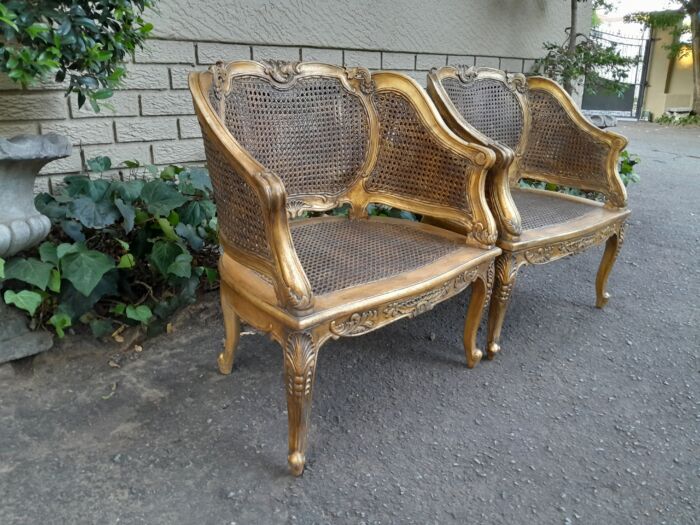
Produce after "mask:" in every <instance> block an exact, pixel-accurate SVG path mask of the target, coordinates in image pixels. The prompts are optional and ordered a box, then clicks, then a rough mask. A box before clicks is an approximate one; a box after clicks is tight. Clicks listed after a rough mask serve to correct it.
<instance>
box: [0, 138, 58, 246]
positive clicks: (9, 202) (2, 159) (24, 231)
mask: <svg viewBox="0 0 700 525" xmlns="http://www.w3.org/2000/svg"><path fill="white" fill-rule="evenodd" d="M70 153H71V145H70V142H69V140H68V139H67V138H66V137H63V136H61V135H55V134H48V135H18V136H16V137H13V138H11V139H2V138H0V257H4V258H7V257H9V256H11V255H14V254H15V253H17V252H20V251H22V250H25V249H27V248H30V247H31V246H34V245H35V244H38V243H39V242H41V241H42V240H43V239H44V238H45V237H46V236H47V235H48V233H49V230H50V229H51V221H49V218H48V217H46V216H45V215H42V214H41V213H39V212H38V211H37V209H36V207H35V206H34V179H35V178H36V176H37V174H38V173H39V170H40V169H41V168H43V167H44V166H45V165H46V164H48V163H49V162H51V161H52V160H56V159H60V158H63V157H67V156H68V155H70Z"/></svg>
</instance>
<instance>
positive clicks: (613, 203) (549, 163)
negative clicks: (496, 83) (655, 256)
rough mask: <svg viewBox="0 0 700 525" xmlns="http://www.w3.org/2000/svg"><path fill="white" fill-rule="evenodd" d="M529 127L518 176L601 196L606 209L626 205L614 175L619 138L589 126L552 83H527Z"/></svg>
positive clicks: (534, 79)
mask: <svg viewBox="0 0 700 525" xmlns="http://www.w3.org/2000/svg"><path fill="white" fill-rule="evenodd" d="M528 86H529V95H528V101H529V105H530V110H531V114H532V124H531V127H530V133H529V137H528V140H527V145H526V147H525V153H524V155H523V160H522V164H521V176H522V177H527V178H533V179H537V180H542V181H545V182H552V183H554V184H560V185H563V186H572V187H574V188H579V189H583V190H589V191H597V192H600V193H602V194H603V195H605V197H606V199H607V203H606V205H607V206H609V207H616V208H624V207H625V206H626V205H627V192H626V190H625V185H624V184H623V182H622V179H621V178H620V175H619V173H618V171H617V164H618V160H619V156H620V152H621V151H622V150H623V149H624V148H625V146H626V145H627V139H626V138H625V137H623V136H622V135H619V134H617V133H613V132H610V131H604V130H601V129H599V128H598V127H596V126H595V125H594V124H592V123H591V122H590V121H589V120H588V119H587V118H586V117H585V116H583V114H582V113H581V111H580V110H579V109H578V107H577V106H576V104H575V103H574V101H573V100H572V99H571V97H570V96H569V95H568V94H567V93H566V92H565V91H564V90H563V89H562V88H561V86H559V85H558V84H557V83H556V82H554V81H552V80H549V79H547V78H542V77H531V78H529V79H528Z"/></svg>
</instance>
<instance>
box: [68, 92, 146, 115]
mask: <svg viewBox="0 0 700 525" xmlns="http://www.w3.org/2000/svg"><path fill="white" fill-rule="evenodd" d="M70 113H71V115H72V117H73V118H86V117H102V118H107V117H133V116H136V115H138V114H139V96H138V93H135V92H132V91H115V92H114V95H112V97H111V98H108V99H107V100H105V101H104V104H101V106H100V112H99V113H95V112H94V111H93V110H92V107H91V106H90V103H89V102H86V103H85V104H84V105H83V107H82V108H80V109H78V99H77V97H70Z"/></svg>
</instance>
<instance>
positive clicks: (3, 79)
mask: <svg viewBox="0 0 700 525" xmlns="http://www.w3.org/2000/svg"><path fill="white" fill-rule="evenodd" d="M8 89H22V86H20V85H19V84H17V83H15V82H14V81H13V80H12V79H10V77H8V76H7V74H5V73H0V90H3V91H5V90H8Z"/></svg>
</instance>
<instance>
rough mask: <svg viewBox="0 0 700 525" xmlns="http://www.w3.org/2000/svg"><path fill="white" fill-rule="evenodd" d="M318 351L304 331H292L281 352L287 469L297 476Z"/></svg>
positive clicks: (303, 459) (303, 454) (301, 467)
mask: <svg viewBox="0 0 700 525" xmlns="http://www.w3.org/2000/svg"><path fill="white" fill-rule="evenodd" d="M317 356H318V348H317V345H316V341H314V338H313V336H312V335H311V334H310V333H308V332H292V333H291V334H289V336H288V338H287V344H286V346H285V349H284V373H285V383H286V384H285V386H286V390H287V414H288V418H289V456H288V457H287V460H288V462H289V470H290V471H291V472H292V474H294V475H295V476H301V474H302V472H304V464H305V463H306V440H307V435H308V432H309V415H310V413H311V398H312V394H313V387H314V376H315V375H316V358H317Z"/></svg>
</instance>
